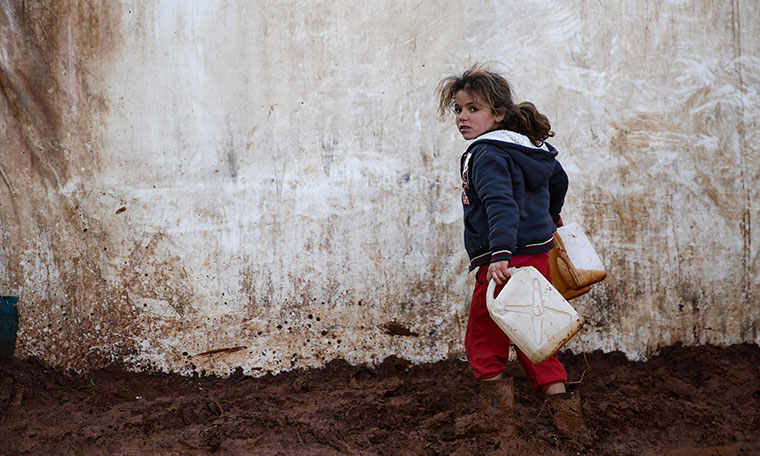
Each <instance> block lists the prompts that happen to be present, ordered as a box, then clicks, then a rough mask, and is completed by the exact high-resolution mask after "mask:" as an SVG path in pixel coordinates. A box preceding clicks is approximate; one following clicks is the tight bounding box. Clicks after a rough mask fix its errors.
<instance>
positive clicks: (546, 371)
mask: <svg viewBox="0 0 760 456" xmlns="http://www.w3.org/2000/svg"><path fill="white" fill-rule="evenodd" d="M521 266H533V267H534V268H536V269H538V271H539V272H541V274H543V275H544V277H546V278H547V280H549V282H551V280H552V279H551V268H550V266H549V252H546V253H539V254H537V255H518V256H514V257H512V261H511V262H510V267H521ZM487 274H488V266H487V265H486V266H481V267H480V268H479V269H478V272H477V275H476V281H477V283H476V285H475V291H473V293H472V304H470V319H469V320H468V322H467V335H466V336H465V341H464V347H465V350H467V359H468V361H469V362H470V366H472V369H473V370H474V371H475V378H478V379H485V378H491V377H495V376H497V375H499V374H500V373H501V372H502V371H503V370H504V369H505V368H506V367H507V360H508V359H509V337H507V335H506V334H504V331H502V330H501V328H499V327H498V326H497V325H496V323H495V322H494V321H493V320H492V319H491V316H490V315H489V313H488V308H486V290H487V289H488V283H487V282H486V275H487ZM502 288H503V286H497V287H496V292H495V294H496V295H498V293H499V292H500V291H501V289H502ZM517 359H518V360H519V361H520V364H522V367H523V369H525V373H526V374H527V375H528V378H529V379H530V386H531V388H533V389H534V390H537V391H541V392H544V391H546V389H547V388H549V387H550V386H551V385H553V384H555V383H564V382H566V381H567V373H566V372H565V368H564V367H562V364H561V363H560V362H559V360H558V359H557V354H556V353H555V354H554V355H552V357H551V358H549V359H547V360H546V361H544V362H543V363H541V364H539V365H536V364H533V363H532V362H531V360H529V359H528V357H527V356H525V355H524V354H523V353H522V352H521V351H520V350H519V349H518V350H517Z"/></svg>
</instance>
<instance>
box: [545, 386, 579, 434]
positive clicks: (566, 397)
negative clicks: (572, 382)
mask: <svg viewBox="0 0 760 456" xmlns="http://www.w3.org/2000/svg"><path fill="white" fill-rule="evenodd" d="M546 400H547V401H549V414H550V415H551V418H552V424H554V427H555V428H556V429H557V432H559V434H560V435H562V436H563V437H577V436H579V434H585V431H584V429H583V415H582V413H581V395H580V393H578V392H577V391H568V392H566V393H559V394H553V395H551V396H546Z"/></svg>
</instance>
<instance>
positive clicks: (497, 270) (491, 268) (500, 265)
mask: <svg viewBox="0 0 760 456" xmlns="http://www.w3.org/2000/svg"><path fill="white" fill-rule="evenodd" d="M508 268H509V261H506V260H504V261H497V262H495V263H491V264H490V265H488V274H486V282H490V281H491V279H493V280H494V282H496V285H503V284H505V283H507V280H508V279H509V271H508V270H507V269H508Z"/></svg>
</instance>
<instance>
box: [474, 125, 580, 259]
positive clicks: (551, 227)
mask: <svg viewBox="0 0 760 456" xmlns="http://www.w3.org/2000/svg"><path fill="white" fill-rule="evenodd" d="M556 156H557V150H556V149H555V148H554V147H552V146H551V145H550V144H548V143H544V145H543V146H542V147H536V146H534V145H533V144H532V143H531V142H530V140H529V139H528V138H527V137H526V136H524V135H521V134H519V133H515V132H513V131H509V130H495V131H492V132H488V133H485V134H483V135H481V136H479V137H477V138H476V139H475V140H474V141H473V143H472V144H470V146H469V147H468V148H467V151H465V153H464V154H463V155H462V159H461V168H460V169H461V174H462V205H463V207H464V244H465V248H466V249H467V254H468V255H469V257H470V270H473V269H475V268H476V267H478V266H482V265H484V264H488V263H492V262H496V261H501V260H507V261H510V260H511V259H512V255H528V254H535V253H542V252H547V251H549V250H551V249H552V247H554V238H553V234H554V231H555V230H556V225H555V222H556V221H557V220H559V218H560V211H561V210H562V205H563V204H564V202H565V193H567V183H568V182H567V174H566V173H565V170H564V169H562V165H560V163H559V162H558V161H557V160H556Z"/></svg>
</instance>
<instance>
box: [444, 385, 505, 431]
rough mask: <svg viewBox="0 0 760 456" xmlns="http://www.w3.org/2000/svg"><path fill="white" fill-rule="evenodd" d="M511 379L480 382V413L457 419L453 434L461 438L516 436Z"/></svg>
mask: <svg viewBox="0 0 760 456" xmlns="http://www.w3.org/2000/svg"><path fill="white" fill-rule="evenodd" d="M512 385H513V383H512V378H511V377H510V378H502V379H499V380H491V381H481V382H480V408H481V411H480V413H476V414H473V415H468V416H463V417H460V418H457V420H456V423H455V426H454V427H455V432H456V434H457V436H459V437H463V436H467V435H473V434H481V433H498V434H499V436H500V437H502V438H511V437H514V436H515V435H516V434H517V425H516V419H515V395H514V391H513V389H512Z"/></svg>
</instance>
